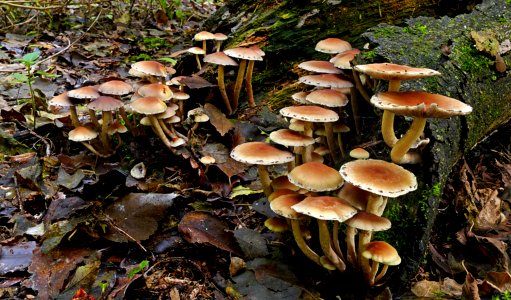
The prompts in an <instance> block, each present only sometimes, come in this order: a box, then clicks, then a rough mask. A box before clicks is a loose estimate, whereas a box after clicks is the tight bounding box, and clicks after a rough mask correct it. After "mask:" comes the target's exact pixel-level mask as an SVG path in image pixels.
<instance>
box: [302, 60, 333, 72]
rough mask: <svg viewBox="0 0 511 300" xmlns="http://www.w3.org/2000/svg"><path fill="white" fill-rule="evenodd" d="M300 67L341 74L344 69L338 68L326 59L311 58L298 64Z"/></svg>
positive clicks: (307, 69) (313, 70) (312, 70)
mask: <svg viewBox="0 0 511 300" xmlns="http://www.w3.org/2000/svg"><path fill="white" fill-rule="evenodd" d="M298 68H300V69H304V70H306V71H311V72H316V73H327V74H341V73H342V71H341V70H339V69H337V68H336V67H335V66H334V65H333V64H332V63H331V62H329V61H325V60H309V61H304V62H302V63H300V64H299V65H298Z"/></svg>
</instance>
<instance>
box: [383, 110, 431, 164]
mask: <svg viewBox="0 0 511 300" xmlns="http://www.w3.org/2000/svg"><path fill="white" fill-rule="evenodd" d="M426 120H427V119H426V118H414V119H413V122H412V124H411V125H410V128H409V129H408V131H407V132H406V134H405V135H404V136H403V137H402V138H401V139H400V140H399V141H398V142H397V143H396V144H395V145H394V147H392V150H391V151H390V158H391V159H392V161H393V162H394V163H396V164H399V163H402V162H401V160H402V159H403V157H404V156H405V154H406V153H407V152H408V150H410V147H411V146H412V145H413V143H414V142H415V141H416V140H417V139H418V138H419V137H420V135H421V134H422V132H423V131H424V127H426Z"/></svg>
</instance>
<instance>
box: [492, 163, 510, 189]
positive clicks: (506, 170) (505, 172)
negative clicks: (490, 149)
mask: <svg viewBox="0 0 511 300" xmlns="http://www.w3.org/2000/svg"><path fill="white" fill-rule="evenodd" d="M495 166H496V167H497V168H498V169H499V170H500V174H501V176H502V183H503V185H504V186H511V164H503V163H501V162H499V161H498V160H497V161H495Z"/></svg>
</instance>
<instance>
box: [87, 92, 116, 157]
mask: <svg viewBox="0 0 511 300" xmlns="http://www.w3.org/2000/svg"><path fill="white" fill-rule="evenodd" d="M123 105H124V104H123V103H122V101H121V100H119V99H116V98H113V97H110V96H100V97H98V98H96V99H95V100H94V101H92V102H90V103H89V104H87V107H88V108H89V109H92V110H94V111H101V115H102V123H101V133H100V135H99V138H100V139H101V143H103V147H105V149H106V150H107V151H110V150H111V149H112V147H111V145H110V137H109V135H108V127H109V126H110V122H111V121H112V120H113V115H112V112H113V111H116V110H118V109H119V108H120V107H123Z"/></svg>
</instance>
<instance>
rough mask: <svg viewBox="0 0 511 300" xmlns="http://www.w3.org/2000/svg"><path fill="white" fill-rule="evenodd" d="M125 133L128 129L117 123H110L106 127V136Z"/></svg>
mask: <svg viewBox="0 0 511 300" xmlns="http://www.w3.org/2000/svg"><path fill="white" fill-rule="evenodd" d="M116 132H117V133H126V132H128V128H127V127H126V126H124V125H122V124H121V123H119V121H114V122H112V123H110V125H109V126H108V134H109V135H112V134H114V133H116Z"/></svg>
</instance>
